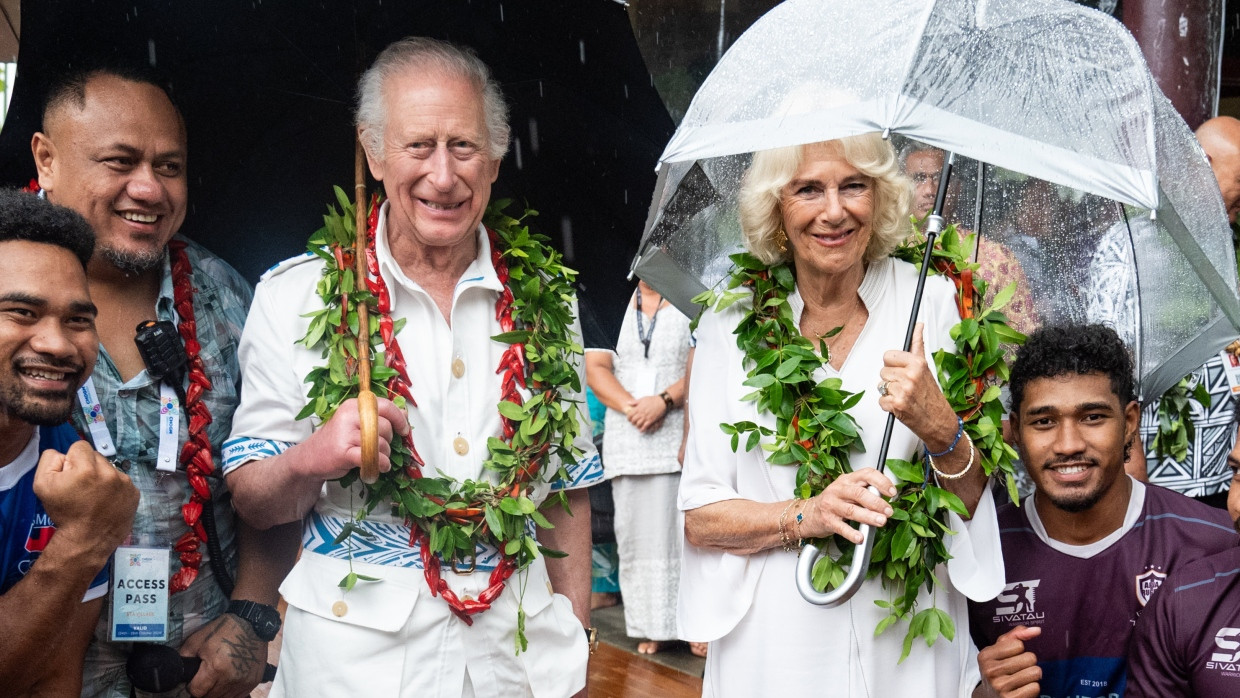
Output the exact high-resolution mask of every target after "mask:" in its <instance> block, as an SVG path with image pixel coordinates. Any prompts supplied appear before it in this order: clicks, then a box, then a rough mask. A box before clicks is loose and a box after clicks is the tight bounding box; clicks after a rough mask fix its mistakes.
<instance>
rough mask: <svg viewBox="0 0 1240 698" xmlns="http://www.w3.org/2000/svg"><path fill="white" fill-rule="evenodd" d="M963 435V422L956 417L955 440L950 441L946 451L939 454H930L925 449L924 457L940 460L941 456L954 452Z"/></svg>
mask: <svg viewBox="0 0 1240 698" xmlns="http://www.w3.org/2000/svg"><path fill="white" fill-rule="evenodd" d="M963 435H964V420H963V419H961V418H960V417H959V416H958V417H956V438H954V439H952V445H951V446H948V447H947V448H946V449H944V450H943V451H942V452H940V453H931V452H930V450H929V449H926V455H927V456H930V457H931V458H942V457H943V456H946V455H947V454H949V453H951V452H952V451H955V450H956V444H958V443H960V437H961V436H963Z"/></svg>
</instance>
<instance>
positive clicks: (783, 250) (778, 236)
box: [775, 228, 788, 254]
mask: <svg viewBox="0 0 1240 698" xmlns="http://www.w3.org/2000/svg"><path fill="white" fill-rule="evenodd" d="M775 245H776V246H778V247H779V253H780V254H788V234H787V233H785V232H784V229H783V228H780V229H779V231H778V232H776V233H775Z"/></svg>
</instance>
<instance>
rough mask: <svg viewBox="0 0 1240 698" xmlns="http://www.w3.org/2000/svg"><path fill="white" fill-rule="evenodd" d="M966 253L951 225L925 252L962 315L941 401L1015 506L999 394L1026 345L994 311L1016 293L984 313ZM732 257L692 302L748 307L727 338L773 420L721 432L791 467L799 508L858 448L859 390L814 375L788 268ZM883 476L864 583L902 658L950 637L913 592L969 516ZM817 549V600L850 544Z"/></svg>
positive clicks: (946, 360)
mask: <svg viewBox="0 0 1240 698" xmlns="http://www.w3.org/2000/svg"><path fill="white" fill-rule="evenodd" d="M924 248H925V241H924V239H922V240H921V241H920V242H919V241H918V240H917V238H916V237H914V238H913V239H911V240H910V241H909V242H907V243H905V244H904V245H902V246H901V247H899V248H898V249H897V250H896V251H895V252H894V253H893V255H892V256H894V257H896V258H899V259H905V260H908V261H911V262H913V263H914V264H916V265H918V266H920V264H921V261H922V257H923V252H924ZM971 249H972V236H971V235H969V236H965V237H964V238H963V239H962V237H961V236H960V235H959V234H958V233H957V231H956V229H955V227H954V226H952V227H949V228H948V229H947V230H946V231H944V232H943V234H942V235H941V236H940V238H939V240H938V242H937V243H936V245H935V249H934V251H933V252H932V269H931V270H930V271H931V273H933V274H942V275H945V276H947V277H948V278H950V279H952V281H953V282H954V283H955V284H956V286H957V289H958V294H957V304H958V307H959V309H960V311H961V316H962V318H963V319H962V321H961V322H960V323H959V324H957V325H956V326H955V327H954V328H952V331H951V336H952V339H953V340H955V342H956V347H957V351H956V353H949V352H944V351H938V352H936V353H935V354H934V359H935V364H936V367H937V370H938V376H939V382H940V384H941V385H942V387H943V392H944V395H945V396H946V398H947V401H948V403H949V404H950V405H951V406H952V409H953V410H955V411H956V413H957V414H958V415H960V417H961V419H962V420H963V421H964V428H965V432H966V433H967V434H968V435H969V437H970V438H971V439H973V442H974V446H975V448H976V449H977V454H978V456H979V460H980V463H981V467H982V468H983V470H984V471H985V473H986V474H987V475H991V474H992V473H994V472H996V471H998V472H1000V473H1002V474H1003V476H1004V478H1005V480H1006V483H1007V489H1008V492H1009V494H1010V496H1011V497H1012V499H1013V501H1015V500H1016V483H1015V479H1014V475H1013V461H1014V460H1015V458H1016V452H1015V451H1014V450H1012V448H1011V447H1010V446H1008V445H1007V444H1006V443H1005V442H1004V441H1003V434H1002V419H1003V416H1004V409H1003V405H1002V403H1001V402H1000V399H999V393H1000V390H999V387H998V385H999V383H1000V382H1002V381H1006V380H1007V378H1008V364H1007V358H1006V356H1005V345H1012V344H1020V343H1023V342H1024V339H1025V338H1024V335H1022V334H1021V333H1019V332H1017V331H1016V330H1014V329H1012V328H1011V326H1010V325H1008V322H1007V318H1006V317H1005V316H1004V315H1003V313H1002V312H1001V309H1002V307H1003V305H1004V304H1006V303H1007V302H1008V301H1009V300H1010V299H1011V297H1012V295H1013V293H1014V292H1015V287H1014V285H1013V286H1011V287H1008V288H1005V289H1003V290H1002V291H1000V292H999V293H998V294H997V295H996V297H995V300H994V302H993V303H991V304H990V305H988V306H987V305H984V304H983V299H984V297H985V294H986V290H987V283H986V281H984V280H982V279H981V278H980V276H978V275H977V274H976V273H975V272H976V270H977V265H976V264H974V263H972V262H970V261H969V250H971ZM731 259H732V261H733V263H734V265H735V268H734V270H733V272H732V274H731V275H730V277H729V280H728V282H727V286H726V289H723V290H719V291H707V292H706V293H703V294H701V295H700V296H698V297H697V298H695V299H694V300H695V302H698V303H699V304H702V305H705V306H707V307H710V308H713V309H714V310H715V311H716V312H718V311H721V310H723V309H725V308H727V307H729V306H731V305H733V304H735V303H737V302H738V301H741V300H743V299H747V298H749V299H752V300H751V305H750V307H749V309H748V310H747V311H746V312H745V314H744V316H743V317H742V319H741V321H740V323H739V324H738V325H737V328H736V330H735V334H736V338H737V339H736V344H737V347H738V348H740V349H741V351H743V352H744V354H745V357H746V359H745V366H746V368H748V374H747V377H746V380H745V385H746V386H747V387H750V388H753V391H752V392H750V393H749V394H747V395H745V396H744V397H743V398H742V400H745V401H750V402H754V403H755V405H756V407H757V409H758V410H759V411H761V412H765V413H767V414H771V415H774V417H775V429H774V430H772V429H769V428H766V427H763V426H760V425H758V424H755V423H754V422H750V421H742V422H737V423H735V424H721V425H720V429H722V431H723V432H724V433H725V434H727V435H729V436H730V437H731V446H732V450H733V451H736V450H739V449H740V448H741V447H742V446H743V447H744V449H745V450H746V451H750V450H753V449H754V448H759V447H760V448H761V449H762V450H763V451H765V452H766V453H767V456H766V458H767V461H768V462H769V463H771V464H773V465H784V466H795V467H796V468H797V472H796V484H795V489H794V492H793V495H794V496H796V497H799V498H801V499H808V498H810V497H813V496H814V495H817V494H818V493H820V492H822V491H823V490H824V489H826V487H827V485H829V484H830V483H831V482H833V481H834V480H835V478H837V477H839V476H840V475H842V474H844V473H847V472H851V471H852V466H851V463H850V459H849V457H850V454H851V452H852V451H853V450H854V449H856V450H860V449H861V448H863V447H862V445H861V441H860V440H861V434H860V430H859V428H858V426H857V423H856V421H855V420H854V419H853V417H852V416H851V415H850V414H849V413H848V412H849V410H850V409H852V407H854V406H855V405H856V404H857V402H858V401H860V399H861V396H862V393H851V392H849V391H847V390H844V389H843V388H842V381H841V380H840V379H839V378H827V379H825V380H822V381H815V379H814V374H815V372H816V371H817V370H818V369H820V368H822V367H823V366H825V365H827V363H828V361H829V358H830V355H829V352H828V349H827V346H826V343H825V342H823V341H819V343H818V345H817V346H815V345H814V343H813V342H811V341H810V340H809V339H806V338H805V337H803V336H802V335H801V333H800V330H799V329H798V328H797V326H796V323H795V321H794V319H793V316H792V310H791V308H790V307H789V305H788V302H787V298H788V295H789V294H791V293H792V292H793V291H794V289H795V286H796V280H795V277H794V273H793V270H792V268H791V267H790V266H789V265H786V264H779V265H775V266H767V265H766V264H763V263H762V262H761V261H760V260H758V259H757V258H756V257H754V256H753V255H751V254H748V253H740V254H736V255H733V256H732V257H731ZM887 467H888V468H889V469H890V470H891V472H892V473H894V474H895V475H896V477H897V479H898V480H899V484H898V493H897V495H896V497H895V498H894V499H893V500H891V506H892V509H893V510H894V514H893V515H892V516H891V520H890V521H889V522H888V524H887V525H886V526H884V527H882V528H879V529H877V531H876V538H875V545H874V551H873V555H872V557H871V560H870V569H869V570H868V576H869V577H870V578H874V577H881V578H882V580H883V585H884V587H885V588H886V589H888V590H889V592H890V593H891V597H890V599H889V600H887V601H878V602H877V603H878V605H879V606H880V607H882V608H885V609H886V610H887V611H888V615H887V616H886V617H885V618H883V619H882V621H880V622H879V624H878V627H877V628H876V629H875V634H879V633H882V632H883V631H885V630H887V629H888V628H889V627H891V626H892V625H894V624H896V623H897V622H900V621H905V622H907V623H908V624H909V626H908V632H907V633H906V635H905V639H904V645H903V653H902V654H901V656H900V661H903V660H904V658H905V657H907V656H908V653H909V652H910V651H911V649H912V643H913V641H914V640H915V639H916V638H918V637H920V638H922V639H924V640H925V642H926V644H927V645H933V644H934V642H936V641H937V640H938V638H939V637H945V638H947V639H948V640H949V641H950V640H951V639H953V638H954V636H955V626H954V624H953V622H952V619H951V617H950V616H949V615H948V614H947V613H945V612H944V611H942V610H941V609H939V608H937V607H934V606H933V605H932V607H931V608H927V609H920V610H919V609H918V608H917V595H918V592H919V589H920V588H921V587H922V586H925V588H926V589H927V590H928V591H930V592H931V593H932V594H933V593H934V591H935V586H936V585H937V584H938V583H939V582H938V580H937V579H936V577H935V574H934V570H935V568H936V567H938V566H939V565H940V564H943V563H945V562H947V561H948V560H949V559H950V558H951V556H950V555H949V554H948V552H947V546H946V544H945V536H946V535H948V534H949V533H950V530H949V525H948V519H947V512H948V511H954V512H956V513H957V514H960V515H962V516H965V515H967V510H966V508H965V506H964V503H963V502H962V501H961V500H960V498H959V497H957V496H956V495H955V494H953V493H951V492H950V491H948V490H946V489H943V488H941V487H937V486H935V485H933V484H930V483H929V482H927V481H926V469H925V468H923V467H922V466H921V465H918V464H913V463H909V462H908V461H903V460H899V459H889V460H888V461H887ZM815 543H816V544H818V545H819V546H820V547H823V546H825V545H826V544H828V543H834V545H835V547H836V549H837V550H840V551H842V553H841V554H840V556H839V557H837V558H832V557H831V556H830V555H824V556H822V557H821V558H820V559H819V561H818V563H817V564H815V566H814V570H813V582H814V586H815V587H816V588H817V589H818V590H820V591H821V590H824V589H827V588H831V587H835V586H837V585H838V584H840V583H841V582H842V581H843V579H844V575H845V569H846V567H847V566H848V565H849V563H850V562H851V559H852V554H853V546H852V544H851V543H850V542H849V541H847V540H846V539H844V538H843V537H841V536H838V535H837V536H833V537H832V538H831V539H830V540H819V541H815Z"/></svg>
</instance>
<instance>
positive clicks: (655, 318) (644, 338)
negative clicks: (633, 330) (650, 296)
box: [636, 286, 663, 359]
mask: <svg viewBox="0 0 1240 698" xmlns="http://www.w3.org/2000/svg"><path fill="white" fill-rule="evenodd" d="M662 304H663V299H662V298H659V303H658V304H657V305H655V307H654V315H651V316H650V331H649V332H647V331H645V330H644V329H643V327H642V319H643V318H644V317H645V315H644V314H643V313H642V287H641V286H638V287H637V308H636V310H637V339H638V340H640V341H641V343H642V347H643V349H644V351H643V352H642V355H643V356H644V357H645V358H647V359H649V358H650V339H651V338H652V337H654V326H655V324H656V323H658V322H659V305H662Z"/></svg>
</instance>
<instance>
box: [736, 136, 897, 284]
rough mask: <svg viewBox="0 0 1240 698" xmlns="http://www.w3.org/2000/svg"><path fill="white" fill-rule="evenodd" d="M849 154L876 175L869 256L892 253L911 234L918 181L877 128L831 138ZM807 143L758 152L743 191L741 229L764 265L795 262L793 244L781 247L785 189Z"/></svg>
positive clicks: (849, 158)
mask: <svg viewBox="0 0 1240 698" xmlns="http://www.w3.org/2000/svg"><path fill="white" fill-rule="evenodd" d="M831 143H834V144H836V145H838V146H839V148H840V150H841V151H842V152H843V154H844V159H845V160H846V161H847V162H848V163H849V164H850V165H852V166H853V167H855V168H857V170H858V171H859V172H861V174H863V175H865V176H867V177H870V178H872V179H873V180H874V207H873V216H872V218H871V220H870V226H871V235H870V243H869V245H868V246H867V247H866V250H865V261H867V262H872V261H874V260H876V259H879V258H882V257H885V256H887V255H889V254H891V251H892V250H894V249H895V248H896V245H898V244H900V241H901V240H903V239H904V238H905V237H907V236H908V234H909V231H910V228H909V218H908V217H909V209H910V208H911V206H912V203H913V185H912V182H910V181H909V179H908V178H907V177H905V176H904V175H903V174H901V173H900V169H899V167H898V165H897V164H896V156H895V151H894V150H893V149H892V147H891V144H890V143H888V142H887V141H886V140H883V137H882V136H881V135H879V134H877V133H863V134H861V135H859V136H848V137H847V138H841V139H839V140H836V141H831ZM805 148H806V146H791V147H787V148H775V149H772V150H762V151H759V152H757V153H754V156H753V162H752V163H751V164H750V165H749V169H748V170H746V171H745V177H744V179H743V180H742V182H741V189H740V194H739V206H740V221H741V234H742V238H743V239H744V241H745V248H746V249H748V250H749V251H750V252H751V253H752V254H753V255H754V256H755V257H757V258H758V259H760V260H762V262H763V263H764V264H780V263H783V262H790V261H792V252H791V249H788V250H784V251H781V250H780V249H779V246H780V243H781V242H783V241H782V240H780V239H779V237H780V233H781V232H782V231H783V228H784V219H783V212H782V210H781V208H780V191H781V190H782V189H783V188H784V186H785V185H786V184H788V182H790V181H792V178H793V177H794V176H796V172H797V169H798V168H800V166H801V158H802V155H803V153H804V149H805Z"/></svg>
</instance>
